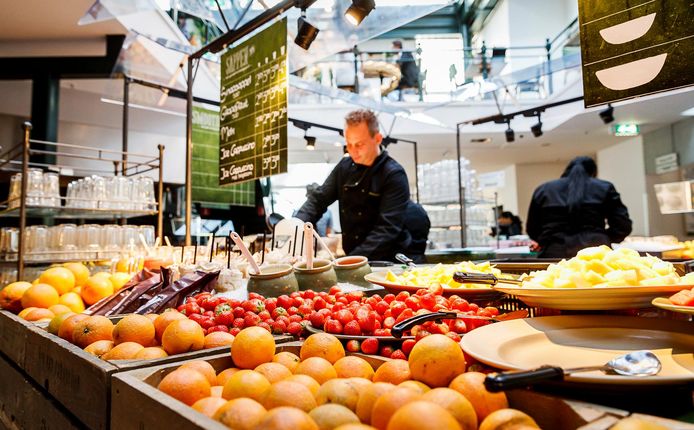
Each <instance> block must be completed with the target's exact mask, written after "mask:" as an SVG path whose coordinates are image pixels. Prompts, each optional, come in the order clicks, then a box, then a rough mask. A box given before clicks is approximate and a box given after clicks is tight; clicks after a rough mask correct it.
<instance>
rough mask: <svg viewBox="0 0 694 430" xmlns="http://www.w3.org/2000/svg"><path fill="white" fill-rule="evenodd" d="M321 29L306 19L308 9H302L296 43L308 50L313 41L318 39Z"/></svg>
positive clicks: (298, 21)
mask: <svg viewBox="0 0 694 430" xmlns="http://www.w3.org/2000/svg"><path fill="white" fill-rule="evenodd" d="M319 31H320V30H319V29H317V28H316V27H314V26H313V25H311V23H310V22H308V21H306V9H302V10H301V16H300V17H299V19H298V20H297V32H296V38H295V39H294V43H296V44H297V45H299V46H300V47H302V48H303V49H304V50H306V51H308V48H309V47H310V46H311V44H312V43H313V41H314V40H316V37H317V36H318V32H319Z"/></svg>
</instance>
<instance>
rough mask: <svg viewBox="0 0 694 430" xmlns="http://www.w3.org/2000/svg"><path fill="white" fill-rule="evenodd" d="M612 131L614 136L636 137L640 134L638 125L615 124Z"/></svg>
mask: <svg viewBox="0 0 694 430" xmlns="http://www.w3.org/2000/svg"><path fill="white" fill-rule="evenodd" d="M613 130H614V135H615V136H638V135H639V132H640V130H639V125H638V124H616V125H615V126H614V127H613Z"/></svg>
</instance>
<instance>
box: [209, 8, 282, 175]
mask: <svg viewBox="0 0 694 430" xmlns="http://www.w3.org/2000/svg"><path fill="white" fill-rule="evenodd" d="M220 103H221V104H220V111H219V123H220V129H219V142H220V145H219V184H220V185H228V184H237V183H240V182H246V181H250V180H252V179H257V178H262V177H265V176H271V175H276V174H278V173H285V172H286V171H287V19H286V18H285V19H283V20H281V21H278V22H277V23H275V24H273V25H272V26H270V27H268V28H266V29H265V30H263V31H261V32H260V33H257V34H255V35H254V36H252V37H251V38H249V39H248V40H246V41H244V42H243V43H240V44H239V45H237V46H235V47H233V48H229V49H228V50H227V51H226V52H225V53H224V54H223V55H222V78H221V94H220Z"/></svg>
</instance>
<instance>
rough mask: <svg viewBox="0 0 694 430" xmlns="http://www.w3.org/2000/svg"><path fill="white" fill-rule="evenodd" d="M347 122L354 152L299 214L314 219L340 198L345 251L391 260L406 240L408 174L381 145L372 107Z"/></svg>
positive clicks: (348, 141)
mask: <svg viewBox="0 0 694 430" xmlns="http://www.w3.org/2000/svg"><path fill="white" fill-rule="evenodd" d="M345 123H346V125H345V133H344V134H345V141H346V144H347V152H348V153H349V155H350V156H349V157H346V158H343V159H342V160H340V162H339V163H337V165H336V166H335V168H334V169H333V171H332V172H331V173H330V175H329V176H328V178H327V179H326V180H325V182H324V183H323V185H321V186H320V187H319V188H318V189H317V190H315V192H313V193H312V194H311V195H310V196H308V199H307V200H306V202H305V203H304V204H303V205H302V206H301V208H300V209H299V211H298V212H297V214H296V217H297V218H299V219H301V220H303V221H310V222H313V223H315V222H316V221H318V219H319V218H320V216H321V215H322V214H323V213H324V212H325V210H326V208H327V207H328V206H329V205H330V204H331V203H333V202H334V201H335V200H337V201H338V202H339V206H340V224H341V226H342V248H343V249H344V250H345V253H347V254H348V255H363V256H366V257H368V258H369V259H370V260H393V258H394V256H395V254H396V253H398V252H403V251H404V249H403V246H404V245H406V244H407V242H408V232H407V231H406V230H405V227H404V226H405V219H406V209H407V206H408V202H409V201H410V186H409V183H408V181H407V174H406V173H405V170H404V169H403V168H402V166H401V165H400V164H398V162H397V161H395V160H393V159H392V158H391V157H390V156H389V155H388V153H387V152H386V151H385V150H384V149H382V148H381V141H382V140H383V136H382V135H381V133H379V131H378V119H377V118H376V115H375V114H374V113H373V112H371V111H369V110H357V111H354V112H350V113H349V114H348V115H347V117H346V118H345Z"/></svg>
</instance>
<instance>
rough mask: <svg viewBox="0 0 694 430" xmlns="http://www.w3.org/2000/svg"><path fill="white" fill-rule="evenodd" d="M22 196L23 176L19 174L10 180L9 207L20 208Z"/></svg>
mask: <svg viewBox="0 0 694 430" xmlns="http://www.w3.org/2000/svg"><path fill="white" fill-rule="evenodd" d="M21 196H22V174H21V173H17V174H14V175H12V178H10V195H9V197H8V202H7V207H8V208H9V209H14V208H18V207H19V199H20V198H21Z"/></svg>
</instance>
